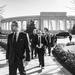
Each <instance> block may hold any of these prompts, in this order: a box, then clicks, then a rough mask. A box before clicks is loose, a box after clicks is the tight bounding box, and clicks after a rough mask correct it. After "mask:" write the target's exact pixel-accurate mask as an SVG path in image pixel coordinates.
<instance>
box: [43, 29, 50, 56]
mask: <svg viewBox="0 0 75 75" xmlns="http://www.w3.org/2000/svg"><path fill="white" fill-rule="evenodd" d="M44 31H45V38H46V40H47V48H48V54H49V56H50V55H51V34H50V33H49V30H48V29H47V28H44Z"/></svg>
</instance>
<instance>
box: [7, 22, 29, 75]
mask: <svg viewBox="0 0 75 75" xmlns="http://www.w3.org/2000/svg"><path fill="white" fill-rule="evenodd" d="M11 30H12V32H13V33H11V34H9V35H8V41H7V50H6V59H7V61H8V63H9V75H17V68H18V70H19V73H20V75H26V72H25V70H24V66H23V62H24V61H25V60H26V61H25V62H28V61H30V54H29V52H30V51H29V45H28V44H29V43H28V39H27V36H26V33H24V32H19V28H18V23H17V22H16V21H13V22H12V25H11ZM25 54H26V55H25Z"/></svg>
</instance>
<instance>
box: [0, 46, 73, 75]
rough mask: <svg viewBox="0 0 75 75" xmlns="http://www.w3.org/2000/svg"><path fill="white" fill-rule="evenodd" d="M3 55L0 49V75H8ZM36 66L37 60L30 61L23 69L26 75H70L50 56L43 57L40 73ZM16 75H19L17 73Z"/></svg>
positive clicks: (3, 52) (3, 51)
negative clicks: (43, 62)
mask: <svg viewBox="0 0 75 75" xmlns="http://www.w3.org/2000/svg"><path fill="white" fill-rule="evenodd" d="M5 54H6V53H5V50H4V49H2V48H1V47H0V75H9V74H8V65H7V63H6V59H5ZM38 65H39V63H38V59H37V58H35V59H33V60H31V61H30V62H29V64H28V65H27V66H26V67H25V70H26V73H27V75H72V74H71V73H70V72H68V71H67V70H66V69H65V68H64V67H63V66H61V65H60V64H59V63H58V61H57V60H56V59H55V58H54V57H53V56H52V55H51V56H45V67H44V69H43V70H42V71H41V68H40V67H38ZM17 75H19V72H18V73H17Z"/></svg>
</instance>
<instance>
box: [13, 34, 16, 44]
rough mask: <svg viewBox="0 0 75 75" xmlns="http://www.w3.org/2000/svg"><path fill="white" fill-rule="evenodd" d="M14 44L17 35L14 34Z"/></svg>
mask: <svg viewBox="0 0 75 75" xmlns="http://www.w3.org/2000/svg"><path fill="white" fill-rule="evenodd" d="M13 42H14V43H16V33H15V34H14V39H13Z"/></svg>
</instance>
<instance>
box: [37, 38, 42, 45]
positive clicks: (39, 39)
mask: <svg viewBox="0 0 75 75" xmlns="http://www.w3.org/2000/svg"><path fill="white" fill-rule="evenodd" d="M38 41H39V44H38V45H39V46H40V44H41V37H39V38H38Z"/></svg>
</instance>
